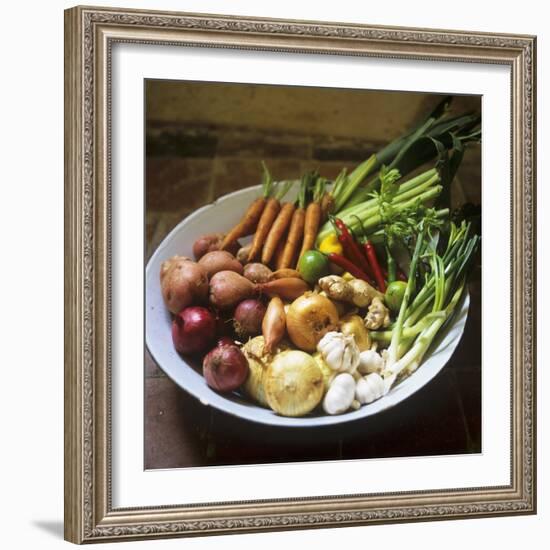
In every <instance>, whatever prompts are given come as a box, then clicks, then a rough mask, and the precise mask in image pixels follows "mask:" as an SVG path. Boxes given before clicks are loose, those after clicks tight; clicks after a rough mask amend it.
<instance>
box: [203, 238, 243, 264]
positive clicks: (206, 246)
mask: <svg viewBox="0 0 550 550" xmlns="http://www.w3.org/2000/svg"><path fill="white" fill-rule="evenodd" d="M224 236H225V235H224V234H223V233H209V234H208V235H203V236H202V237H199V238H198V239H197V240H196V241H195V242H194V244H193V255H194V256H195V259H196V260H200V259H201V258H202V257H203V256H204V255H205V254H207V253H208V252H213V251H215V250H221V247H222V242H223V239H224ZM240 248H241V245H240V244H239V242H238V241H235V242H232V243H229V244H228V246H227V247H226V250H227V251H228V252H229V253H231V254H237V252H238V251H239V249H240Z"/></svg>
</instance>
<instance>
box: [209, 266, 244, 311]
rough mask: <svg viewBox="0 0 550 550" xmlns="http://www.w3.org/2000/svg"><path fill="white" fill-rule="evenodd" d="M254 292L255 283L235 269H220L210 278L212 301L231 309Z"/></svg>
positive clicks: (218, 305) (214, 303) (220, 306)
mask: <svg viewBox="0 0 550 550" xmlns="http://www.w3.org/2000/svg"><path fill="white" fill-rule="evenodd" d="M253 294H254V283H252V282H250V281H249V280H248V279H246V278H245V277H243V276H242V275H239V274H238V273H235V272H234V271H219V272H218V273H216V274H215V275H214V276H213V277H212V278H211V279H210V303H211V304H212V305H213V306H214V307H215V308H217V309H222V310H223V309H230V308H233V307H235V306H236V305H237V304H238V303H239V302H242V301H243V300H246V299H247V298H250V297H251V296H252V295H253Z"/></svg>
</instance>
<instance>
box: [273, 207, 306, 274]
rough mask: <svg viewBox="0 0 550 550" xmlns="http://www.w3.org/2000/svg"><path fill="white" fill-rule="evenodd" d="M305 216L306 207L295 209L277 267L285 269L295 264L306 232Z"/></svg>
mask: <svg viewBox="0 0 550 550" xmlns="http://www.w3.org/2000/svg"><path fill="white" fill-rule="evenodd" d="M305 217H306V211H305V209H304V208H297V209H296V210H295V211H294V214H293V215H292V221H291V222H290V229H289V230H288V236H287V238H286V243H285V247H284V250H283V254H282V257H281V261H280V263H278V264H277V269H285V268H287V267H291V266H293V265H294V261H295V259H296V258H295V257H296V253H297V252H298V248H299V247H300V243H301V241H302V236H303V234H304V225H305Z"/></svg>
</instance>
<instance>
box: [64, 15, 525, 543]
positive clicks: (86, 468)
mask: <svg viewBox="0 0 550 550" xmlns="http://www.w3.org/2000/svg"><path fill="white" fill-rule="evenodd" d="M117 42H126V43H127V42H135V43H141V44H155V45H162V44H166V45H172V46H174V45H178V46H195V47H204V48H232V49H237V50H257V51H268V52H296V53H304V52H307V53H311V54H319V55H324V54H333V55H342V56H367V57H368V56H371V57H372V56H375V57H380V58H398V59H421V60H433V61H442V62H445V61H454V62H456V61H459V62H464V63H483V64H499V65H503V66H506V67H509V68H510V70H511V75H512V89H511V99H512V101H511V113H512V135H511V147H512V164H511V167H510V170H511V180H512V228H511V231H512V265H511V266H510V269H511V273H512V288H511V299H512V331H511V333H512V358H511V361H512V377H511V403H512V406H511V411H510V412H511V426H512V433H511V442H512V445H511V464H510V471H511V483H510V484H509V485H506V486H498V487H479V488H473V489H460V488H451V489H446V490H433V491H432V490H426V491H415V492H400V493H382V494H370V495H363V494H361V495H353V494H351V495H345V496H324V497H312V498H309V497H304V498H299V499H292V498H289V499H276V500H268V501H266V500H258V501H238V502H217V503H212V504H204V505H202V504H201V505H194V504H191V505H181V506H176V507H174V506H150V507H146V508H143V507H140V508H126V509H124V508H122V509H121V508H113V505H112V470H111V443H110V442H111V438H112V429H111V406H112V403H111V399H112V394H111V334H110V328H111V317H110V299H111V283H110V266H111V246H110V237H109V235H110V226H111V221H112V211H111V202H110V197H111V195H110V193H111V191H110V186H111V165H110V147H111V141H110V140H111V134H110V125H111V113H110V107H111V103H110V101H111V99H110V98H111V95H110V94H111V86H112V80H111V48H112V46H113V44H115V43H117ZM535 56H536V38H535V37H533V36H523V35H521V36H520V35H500V34H489V33H476V32H458V31H448V30H428V29H409V28H396V27H374V26H373V27H371V26H364V25H355V24H354V25H351V24H343V23H326V22H313V21H311V22H310V21H291V20H274V19H273V20H272V19H260V18H251V17H249V18H245V17H230V16H218V15H200V14H184V13H168V12H153V11H139V10H128V9H111V8H92V7H75V8H71V9H69V10H67V11H66V12H65V393H64V399H65V538H66V539H67V540H69V541H71V542H75V543H84V542H104V541H122V540H130V539H151V538H160V537H173V536H191V535H198V534H203V535H208V534H219V533H243V532H260V531H270V530H288V529H304V528H313V527H337V526H351V525H366V524H375V523H390V522H402V521H427V520H433V519H458V518H472V517H490V516H499V515H511V514H533V513H535V512H536V452H535V451H536V415H535V407H536V402H535V395H536V392H535V390H536V371H535V368H536V356H535V349H536V346H535V338H536V336H535V335H536V326H535V322H536V321H535V310H536V294H535V293H536V275H535V274H536V265H535V264H536V258H535V251H536V180H535V178H536V175H535V166H536V158H535V155H536V150H535V135H536V128H535V97H536V88H535V87H536V80H535V66H536V60H535Z"/></svg>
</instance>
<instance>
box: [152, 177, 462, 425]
mask: <svg viewBox="0 0 550 550" xmlns="http://www.w3.org/2000/svg"><path fill="white" fill-rule="evenodd" d="M260 188H261V185H255V186H251V187H246V188H243V189H239V190H237V191H234V192H231V193H227V194H225V195H223V196H221V197H219V198H218V199H216V200H215V201H213V202H211V203H209V204H206V205H204V206H202V207H200V208H198V209H197V210H195V211H194V212H192V213H191V214H189V215H188V216H186V217H185V218H183V219H182V220H181V221H180V222H179V223H178V224H177V225H176V226H175V227H174V228H173V229H172V230H171V231H170V232H169V233H168V234H167V235H166V236H165V237H164V239H163V240H162V242H161V243H160V244H159V245H158V246H157V248H156V249H155V251H154V252H153V254H152V255H151V257H150V258H149V260H148V261H147V265H146V267H145V278H144V280H145V285H147V283H148V281H149V280H150V277H153V280H156V281H158V276H157V274H156V273H155V274H154V273H153V269H154V268H155V266H156V265H158V262H159V256H161V254H162V253H163V251H164V249H165V248H166V247H167V246H168V244H169V243H170V241H171V240H172V239H173V238H174V237H175V236H176V235H178V234H179V233H180V231H181V230H182V226H183V228H184V227H185V226H186V225H188V224H189V223H191V222H193V221H194V220H196V219H197V218H199V217H200V216H202V215H203V214H204V212H205V211H208V210H209V209H211V208H213V207H215V206H216V205H219V204H220V203H223V202H224V201H226V200H233V199H235V198H237V197H238V196H239V195H247V194H251V193H252V192H253V191H254V190H259V189H260ZM158 284H159V286H160V283H158ZM144 294H145V303H144V306H145V327H144V332H145V346H146V348H147V350H148V351H149V353H150V354H151V357H152V358H153V360H154V361H155V363H156V364H157V365H158V367H159V368H160V369H161V370H162V371H163V372H164V373H165V374H166V375H167V376H168V377H169V378H170V379H171V380H172V381H173V382H174V383H175V384H176V385H177V386H178V387H180V388H181V389H183V390H184V391H186V392H187V393H188V394H190V395H192V396H193V397H194V398H195V399H197V400H199V401H200V402H201V403H202V404H203V405H206V406H211V407H214V408H215V409H217V410H219V411H221V412H223V413H226V414H229V415H231V416H233V417H237V418H240V419H242V420H245V421H248V422H253V423H256V424H264V425H269V426H273V427H279V428H280V427H283V428H305V427H307V428H317V427H319V428H320V427H327V426H334V425H338V424H343V423H347V422H356V421H359V420H362V419H363V420H364V419H366V418H368V417H371V416H374V415H376V414H378V413H380V412H382V411H385V410H387V409H389V408H391V407H394V406H396V405H398V404H399V403H401V402H403V401H405V400H406V399H407V398H408V397H410V396H411V395H413V394H414V393H416V392H417V391H419V390H420V389H422V388H423V387H424V386H426V385H427V384H428V383H429V382H431V381H432V380H433V379H434V378H435V377H436V376H437V375H438V374H439V373H440V372H441V371H442V370H443V368H444V367H445V366H446V365H447V363H448V362H449V360H450V359H451V357H452V355H453V353H454V351H455V349H456V348H457V346H458V344H459V343H460V341H461V339H462V336H463V333H464V328H465V325H466V320H467V317H468V310H469V303H470V296H469V292H468V288H467V287H466V290H465V292H464V294H463V296H462V298H461V301H460V303H459V305H458V307H457V308H456V309H455V312H454V314H453V316H452V317H451V319H450V321H449V322H448V323H447V324H446V327H445V329H444V332H443V333H440V334H438V337H437V338H438V344H437V345H436V346H435V348H434V345H432V346H430V350H429V353H430V355H429V356H428V357H426V358H424V360H423V362H422V363H425V362H426V360H429V358H430V357H431V356H432V355H433V353H434V351H438V352H444V351H445V350H447V355H448V357H446V358H445V359H444V361H442V363H441V365H438V366H437V367H435V368H434V369H433V373H432V374H431V376H427V377H424V378H425V379H424V380H422V379H420V378H418V377H417V378H416V379H415V374H418V372H419V371H420V368H419V370H418V371H417V372H416V373H414V374H412V375H411V376H409V377H407V379H405V380H404V381H403V382H401V383H399V384H397V385H396V386H394V387H393V388H392V390H390V392H389V393H388V394H387V395H385V396H384V397H382V398H380V399H378V400H376V401H374V402H373V403H370V404H368V405H363V406H361V407H360V408H359V409H358V410H354V411H348V412H346V413H344V414H340V415H315V416H310V415H306V416H302V417H286V416H282V415H278V414H276V413H275V412H274V411H270V410H269V409H267V408H265V407H261V406H260V405H257V404H255V403H253V402H252V401H250V402H248V401H247V402H246V405H245V404H243V403H241V402H239V401H235V400H233V399H231V398H230V397H229V396H228V395H224V394H220V393H217V392H215V391H214V390H212V389H211V388H209V387H208V386H207V385H206V383H205V384H204V386H203V387H202V388H203V390H201V391H196V390H195V389H194V388H193V387H189V386H185V385H183V384H182V383H181V382H180V381H179V380H178V379H177V378H176V376H175V375H174V372H172V370H171V369H170V368H167V367H166V366H165V365H163V364H162V361H159V359H158V355H157V354H156V353H155V345H154V343H153V342H151V341H150V337H149V336H150V335H149V331H148V322H147V318H148V310H149V308H148V293H147V289H146V288H145V293H144ZM451 328H453V329H455V330H456V329H458V332H456V334H455V335H454V336H453V337H452V339H451V341H450V342H449V343H448V344H447V345H446V346H444V347H443V348H442V349H441V350H439V349H438V347H439V345H440V344H441V342H442V340H443V339H444V338H445V336H446V335H448V333H449V331H450V329H451ZM449 346H450V347H451V349H450V350H448V349H447V348H448V347H449ZM449 351H450V352H449ZM180 357H181V356H180ZM181 360H182V361H183V363H184V364H185V365H186V366H187V368H190V369H192V370H193V371H194V372H195V373H196V370H195V369H193V367H192V366H191V365H190V364H189V362H188V361H187V360H186V359H185V358H183V357H181ZM197 375H198V373H197ZM198 376H200V375H198ZM413 379H414V380H413ZM410 380H413V381H417V384H411V383H410V382H409V381H410ZM407 382H408V383H407ZM230 395H231V396H232V397H233V398H234V399H235V398H237V397H238V396H237V395H236V394H230ZM255 410H258V411H261V414H260V415H259V416H255V415H254V413H253V412H252V413H251V411H255ZM266 413H267V414H266Z"/></svg>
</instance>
